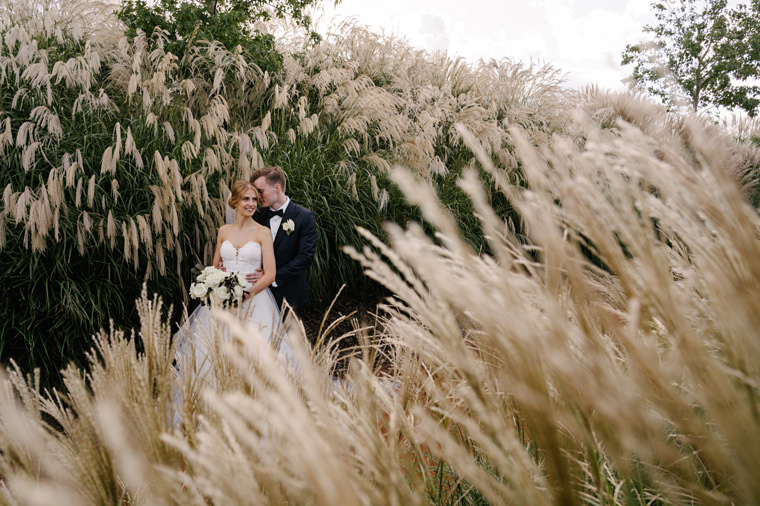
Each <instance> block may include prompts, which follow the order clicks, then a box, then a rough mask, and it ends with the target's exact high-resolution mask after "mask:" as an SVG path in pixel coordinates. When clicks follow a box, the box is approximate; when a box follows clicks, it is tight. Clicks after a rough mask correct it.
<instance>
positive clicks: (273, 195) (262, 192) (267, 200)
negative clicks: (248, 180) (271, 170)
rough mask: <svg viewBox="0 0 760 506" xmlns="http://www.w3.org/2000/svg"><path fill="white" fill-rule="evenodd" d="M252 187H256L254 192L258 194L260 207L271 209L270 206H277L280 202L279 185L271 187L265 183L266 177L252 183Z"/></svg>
mask: <svg viewBox="0 0 760 506" xmlns="http://www.w3.org/2000/svg"><path fill="white" fill-rule="evenodd" d="M253 186H255V187H256V190H257V191H258V192H259V198H260V199H261V206H262V207H272V205H274V204H277V202H279V200H280V190H279V188H280V185H279V184H274V185H271V184H269V183H268V182H267V179H266V177H264V176H261V177H260V178H258V179H257V180H256V181H254V182H253Z"/></svg>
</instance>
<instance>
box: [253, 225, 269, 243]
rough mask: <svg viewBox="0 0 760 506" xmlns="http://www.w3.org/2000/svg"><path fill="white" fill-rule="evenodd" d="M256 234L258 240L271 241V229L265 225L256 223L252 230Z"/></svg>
mask: <svg viewBox="0 0 760 506" xmlns="http://www.w3.org/2000/svg"><path fill="white" fill-rule="evenodd" d="M254 233H255V234H256V239H258V241H259V242H261V243H263V242H267V240H268V241H269V242H272V231H271V230H269V228H267V227H265V226H264V225H259V224H258V223H257V224H256V230H255V232H254Z"/></svg>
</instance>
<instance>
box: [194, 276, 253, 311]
mask: <svg viewBox="0 0 760 506" xmlns="http://www.w3.org/2000/svg"><path fill="white" fill-rule="evenodd" d="M243 288H245V278H244V277H243V276H241V275H239V274H233V273H231V272H224V271H223V270H221V269H217V268H216V267H211V266H209V267H206V268H205V269H203V270H202V271H201V272H200V273H199V274H198V275H197V276H196V278H195V281H194V282H193V283H192V284H191V285H190V296H191V297H192V298H194V299H198V300H200V301H201V303H203V304H210V305H212V306H221V307H225V308H226V307H229V306H234V305H236V304H237V303H238V302H239V301H240V299H241V298H242V297H243Z"/></svg>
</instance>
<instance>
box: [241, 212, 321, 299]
mask: <svg viewBox="0 0 760 506" xmlns="http://www.w3.org/2000/svg"><path fill="white" fill-rule="evenodd" d="M253 219H254V220H256V222H257V223H259V224H261V225H264V226H265V227H267V228H268V227H269V209H268V208H261V209H259V210H258V211H256V213H255V214H254V215H253ZM288 220H293V224H294V229H293V231H292V232H290V233H288V232H287V231H286V230H284V229H283V225H285V223H286V222H287V221H288ZM316 247H317V221H316V219H315V218H314V213H312V212H311V211H309V210H308V209H306V208H305V207H302V206H299V205H298V204H296V203H295V202H293V201H292V200H291V201H290V202H289V203H288V207H287V208H286V209H285V214H284V215H283V217H282V222H281V223H280V228H279V229H278V230H277V235H276V236H275V238H274V258H275V263H276V265H277V276H276V277H275V282H276V283H277V286H271V287H270V288H271V290H272V294H273V295H274V298H275V299H276V300H277V305H279V306H281V305H282V301H283V299H285V300H287V301H288V304H290V305H291V306H293V308H294V309H296V310H297V309H299V308H303V307H305V306H308V305H309V285H308V282H307V276H306V271H307V269H308V268H309V266H310V265H311V261H312V259H313V258H314V251H315V249H316Z"/></svg>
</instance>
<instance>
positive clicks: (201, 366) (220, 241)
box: [175, 180, 296, 425]
mask: <svg viewBox="0 0 760 506" xmlns="http://www.w3.org/2000/svg"><path fill="white" fill-rule="evenodd" d="M228 205H229V206H230V207H231V208H232V209H234V210H235V219H234V221H233V222H232V223H229V224H226V225H222V226H221V227H220V228H219V232H218V234H217V240H216V248H215V250H214V260H213V265H215V266H216V267H221V268H223V269H224V270H226V271H227V272H234V273H236V274H242V275H243V277H245V275H246V274H247V273H249V272H254V271H256V270H257V269H259V268H261V270H262V275H261V277H260V278H259V279H258V280H257V281H256V282H255V283H248V284H247V285H246V287H245V289H244V292H243V304H242V306H241V307H240V314H241V315H242V317H243V318H244V319H245V321H246V322H247V323H248V324H249V325H253V326H255V327H256V328H257V329H258V330H259V332H260V333H261V335H262V336H263V337H265V338H266V339H267V341H269V342H270V344H271V345H272V346H274V347H275V348H276V349H278V352H279V356H280V359H281V361H283V362H284V364H283V365H286V366H287V365H290V366H293V367H295V366H296V364H295V361H294V355H293V352H292V350H291V349H290V346H289V344H288V342H287V339H282V338H281V337H283V334H284V333H283V332H282V329H281V328H280V311H279V308H278V306H277V303H276V302H275V298H274V296H273V295H272V292H271V291H270V290H269V285H270V284H271V283H272V282H273V281H274V279H275V269H276V267H275V258H274V249H273V246H272V234H271V232H270V230H269V229H268V228H267V227H265V226H262V225H259V224H258V223H256V222H255V221H254V220H253V218H252V217H253V213H254V212H255V211H256V207H257V205H258V192H257V191H256V188H255V187H254V186H253V185H252V184H251V183H250V182H248V181H244V180H241V181H236V182H235V183H234V184H233V185H232V188H231V196H230V198H229V201H228ZM219 335H224V332H223V330H222V329H218V328H216V324H215V322H214V321H213V319H212V318H211V314H210V312H209V309H208V307H207V306H205V305H201V306H198V308H196V310H195V311H193V313H192V314H191V315H190V316H189V317H188V319H187V321H186V322H185V323H184V324H183V325H182V327H181V328H180V330H179V332H177V334H176V335H175V339H180V340H181V341H180V344H179V347H178V351H177V369H178V373H179V375H180V378H179V379H180V380H182V379H183V376H186V375H193V376H195V377H196V378H197V379H200V381H201V382H203V383H206V384H211V385H213V384H215V383H216V384H218V383H219V379H218V378H214V374H213V371H212V369H216V368H215V367H214V368H212V360H213V358H214V355H215V354H213V353H210V350H212V349H218V344H219V343H218V342H217V339H218V338H217V336H219ZM193 359H194V360H193ZM184 379H188V378H184ZM178 403H179V405H178ZM175 407H177V408H180V407H181V399H178V398H177V395H175ZM178 411H179V409H176V410H175V422H176V415H177V414H178V413H177V412H178ZM175 425H176V423H175Z"/></svg>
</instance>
